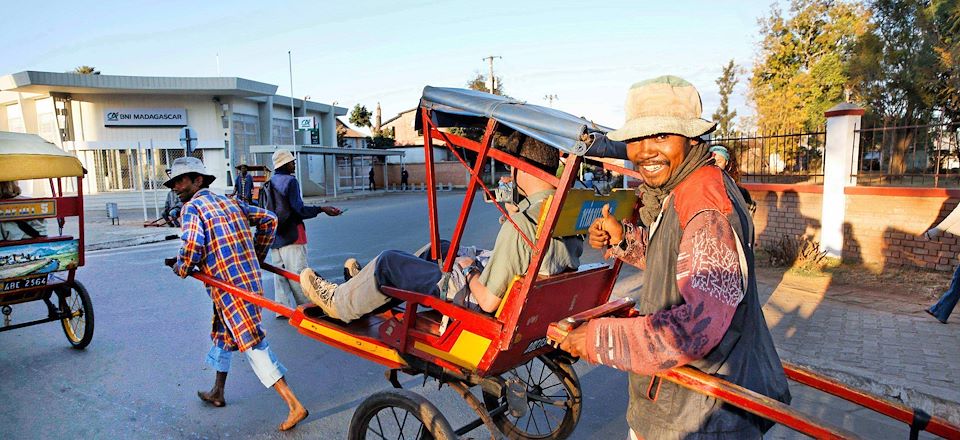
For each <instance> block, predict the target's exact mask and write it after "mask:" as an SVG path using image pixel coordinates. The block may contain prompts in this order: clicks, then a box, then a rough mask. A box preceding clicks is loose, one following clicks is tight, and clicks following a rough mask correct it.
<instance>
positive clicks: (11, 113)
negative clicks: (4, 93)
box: [7, 104, 27, 133]
mask: <svg viewBox="0 0 960 440" xmlns="http://www.w3.org/2000/svg"><path fill="white" fill-rule="evenodd" d="M7 129H8V130H10V131H12V132H16V133H26V132H27V127H26V126H25V125H24V124H23V113H22V112H21V111H20V105H19V104H13V105H8V106H7Z"/></svg>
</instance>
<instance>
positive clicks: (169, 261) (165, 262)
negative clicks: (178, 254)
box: [163, 257, 177, 267]
mask: <svg viewBox="0 0 960 440" xmlns="http://www.w3.org/2000/svg"><path fill="white" fill-rule="evenodd" d="M174 264H177V259H176V258H172V257H171V258H164V259H163V265H164V266H167V267H173V265H174Z"/></svg>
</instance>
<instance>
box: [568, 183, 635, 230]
mask: <svg viewBox="0 0 960 440" xmlns="http://www.w3.org/2000/svg"><path fill="white" fill-rule="evenodd" d="M607 203H609V204H610V208H611V210H612V214H613V216H614V217H616V218H617V219H618V220H623V219H625V218H629V217H630V215H631V214H632V213H633V207H634V205H636V203H637V194H636V193H635V192H634V190H632V189H623V190H615V191H613V192H612V193H610V195H608V196H601V195H597V193H596V191H594V190H592V189H571V190H570V192H569V193H567V199H566V200H564V201H563V206H562V207H561V208H560V218H559V219H558V220H557V226H556V227H555V228H554V229H553V236H554V237H568V236H571V235H580V234H586V233H587V230H588V229H589V228H590V224H591V223H593V220H594V219H597V218H599V217H600V211H601V210H602V209H603V205H605V204H607Z"/></svg>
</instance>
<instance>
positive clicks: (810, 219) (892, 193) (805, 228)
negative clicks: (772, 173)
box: [743, 183, 960, 271]
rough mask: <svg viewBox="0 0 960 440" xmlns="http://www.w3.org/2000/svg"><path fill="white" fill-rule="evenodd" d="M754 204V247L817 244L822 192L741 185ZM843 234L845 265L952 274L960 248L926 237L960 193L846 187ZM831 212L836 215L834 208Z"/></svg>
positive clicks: (949, 240)
mask: <svg viewBox="0 0 960 440" xmlns="http://www.w3.org/2000/svg"><path fill="white" fill-rule="evenodd" d="M743 186H744V187H745V188H747V189H748V190H749V191H750V195H751V196H752V197H753V199H754V201H756V202H757V212H756V214H754V224H755V225H756V237H757V247H758V248H761V247H763V246H766V245H770V244H772V243H775V242H776V241H778V240H780V238H781V237H783V236H784V235H788V236H790V237H793V238H801V237H807V238H810V239H813V240H818V241H819V239H820V219H821V216H820V212H821V209H822V206H821V205H822V200H823V198H822V187H820V186H815V185H770V184H749V183H748V184H744V185H743ZM845 194H846V199H847V202H846V214H845V222H844V228H843V235H844V245H843V259H844V261H849V262H866V263H872V264H879V265H881V266H883V267H887V266H900V265H907V266H915V267H922V268H927V269H936V270H941V271H951V270H953V269H954V267H956V265H957V264H958V259H957V255H958V253H960V243H958V241H957V237H955V236H953V235H950V234H946V235H944V236H941V237H940V238H939V239H936V240H933V241H926V240H924V239H923V238H922V237H921V234H923V232H924V231H926V230H927V229H928V228H930V227H932V226H933V225H936V224H937V223H938V222H940V220H942V219H943V218H944V217H946V215H947V214H949V213H950V211H952V210H953V208H954V207H956V206H957V203H958V201H960V191H956V190H944V189H929V188H879V187H878V188H874V187H849V188H846V190H845ZM833 209H839V207H838V208H833Z"/></svg>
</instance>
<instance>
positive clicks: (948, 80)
mask: <svg viewBox="0 0 960 440" xmlns="http://www.w3.org/2000/svg"><path fill="white" fill-rule="evenodd" d="M927 13H928V15H929V16H930V20H931V23H932V25H933V26H932V30H933V33H934V35H935V37H936V41H934V43H933V50H934V52H935V53H936V55H937V59H938V61H939V64H940V66H941V68H940V71H939V72H938V75H937V77H938V79H939V81H938V82H937V87H936V89H935V93H936V99H937V103H938V105H939V107H940V109H941V110H942V111H943V114H944V116H945V117H947V118H949V119H950V120H952V121H957V120H958V119H960V2H958V1H956V0H934V1H931V2H930V6H928V7H927Z"/></svg>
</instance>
